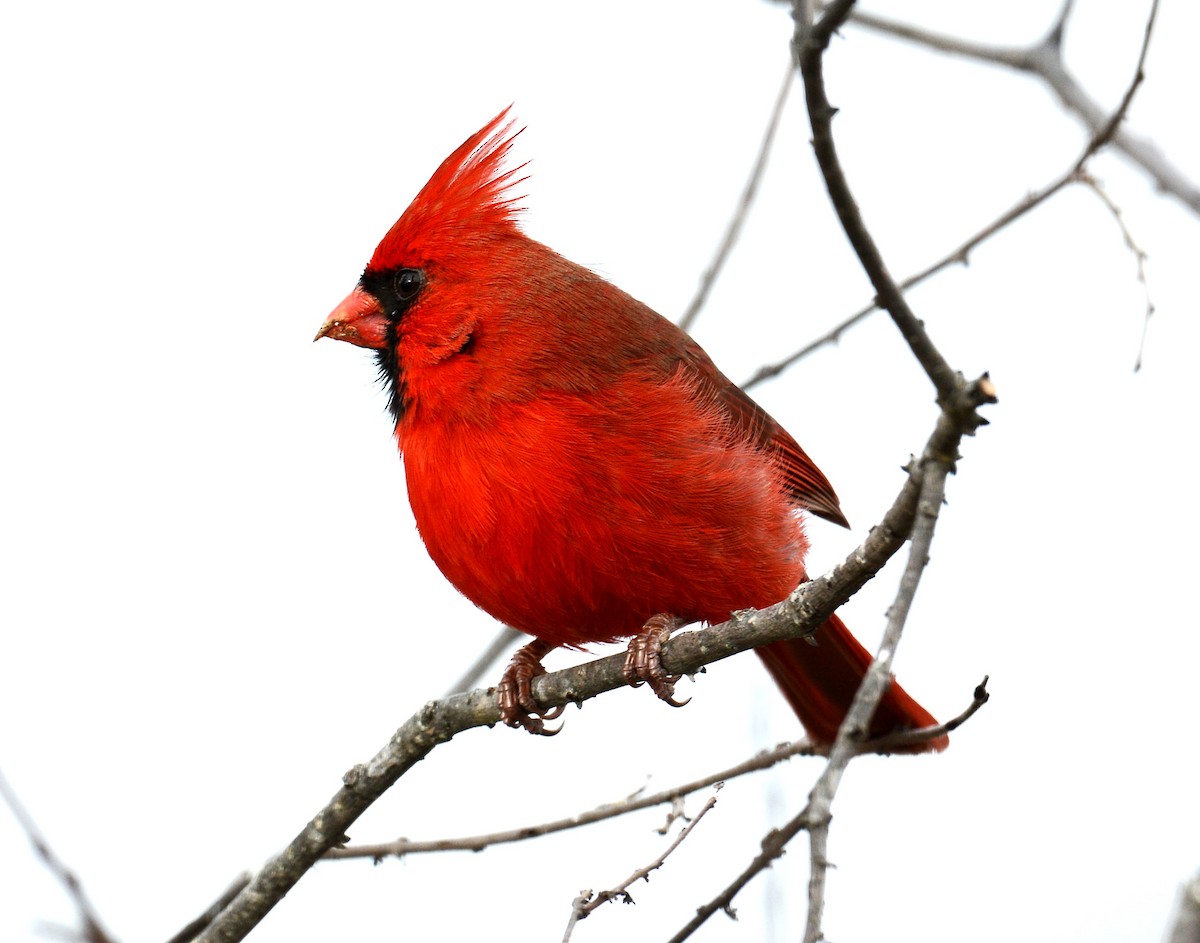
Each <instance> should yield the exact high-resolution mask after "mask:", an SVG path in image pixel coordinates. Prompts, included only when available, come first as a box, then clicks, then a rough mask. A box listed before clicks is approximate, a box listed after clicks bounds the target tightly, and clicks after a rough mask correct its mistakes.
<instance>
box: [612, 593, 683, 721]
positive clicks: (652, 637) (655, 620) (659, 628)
mask: <svg viewBox="0 0 1200 943" xmlns="http://www.w3.org/2000/svg"><path fill="white" fill-rule="evenodd" d="M681 624H682V623H681V622H680V621H679V620H678V619H677V618H675V617H674V616H672V615H667V614H666V613H663V614H661V615H657V616H653V617H652V618H651V619H649V620H648V621H647V622H646V625H645V626H644V627H643V628H642V631H641V632H639V633H638V634H637V635H635V636H634V637H633V638H632V639H630V640H629V648H628V650H627V651H626V653H625V664H624V665H623V666H622V668H621V674H622V675H623V676H624V678H625V680H626V682H627V683H628V684H629V685H630V686H631V687H635V688H637V687H641V685H642V684H643V682H644V683H646V684H648V685H650V690H651V691H653V692H654V693H655V694H656V695H657V696H658V698H659V700H661V701H665V702H666V703H667V704H669V705H670V706H671V707H683V706H684V705H685V704H687V703H688V702H690V701H691V698H690V697H689V698H688V699H687V700H685V701H677V700H676V699H675V682H676V681H678V680H679V679H680V678H681V677H683V676H682V675H669V674H667V673H666V671H664V670H663V666H662V647H663V645H664V644H665V643H666V641H667V639H669V638H670V637H671V632H673V631H674V630H675V629H677V628H679V626H680V625H681Z"/></svg>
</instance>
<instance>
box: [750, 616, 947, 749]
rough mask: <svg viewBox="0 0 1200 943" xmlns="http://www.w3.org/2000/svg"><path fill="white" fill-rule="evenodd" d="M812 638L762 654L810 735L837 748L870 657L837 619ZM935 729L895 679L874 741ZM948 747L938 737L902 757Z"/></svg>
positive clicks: (879, 715)
mask: <svg viewBox="0 0 1200 943" xmlns="http://www.w3.org/2000/svg"><path fill="white" fill-rule="evenodd" d="M812 638H813V640H814V641H815V642H816V643H817V644H816V645H813V644H811V643H810V642H808V641H807V640H805V639H795V640H792V641H787V642H776V643H775V644H773V645H767V646H764V647H763V648H760V649H757V651H758V654H759V657H760V658H762V660H763V662H764V663H765V664H766V666H767V670H768V671H769V672H771V677H773V678H774V679H775V683H776V684H778V685H779V687H780V690H782V691H783V694H784V696H785V697H786V698H787V699H788V702H789V703H790V704H791V705H792V709H793V710H794V711H795V712H796V716H798V717H799V718H800V722H801V723H802V724H804V729H805V730H807V731H808V735H809V736H810V737H812V738H813V739H814V740H819V741H820V742H821V743H832V742H833V740H834V738H835V737H836V736H837V731H838V727H839V726H840V725H841V723H842V720H843V718H844V717H845V716H846V711H848V710H849V709H850V702H851V701H852V700H853V699H854V692H855V691H857V690H858V685H859V683H860V682H861V681H862V679H863V677H864V676H865V675H866V673H867V666H868V665H870V664H871V655H870V654H869V653H868V652H867V650H866V649H865V648H863V647H862V646H861V645H859V644H858V640H857V639H855V638H854V636H853V635H851V634H850V630H849V629H848V628H846V626H845V624H844V623H843V622H842V620H841V619H839V618H838V617H837V616H830V617H829V621H828V622H826V623H825V624H824V625H823V626H822V627H821V628H820V629H818V630H817V633H816V634H815V635H814V636H813V637H812ZM936 723H937V721H936V720H934V719H933V716H932V715H931V714H930V713H929V711H927V710H925V708H923V707H922V706H921V705H920V704H918V703H917V702H916V701H914V700H913V699H912V698H911V697H909V695H908V692H906V691H905V690H904V688H902V687H900V685H899V684H897V683H896V681H895V679H893V680H892V684H891V687H889V688H888V689H887V692H886V693H885V694H884V695H883V700H882V701H880V702H879V708H878V709H877V710H876V711H875V717H874V719H873V720H872V721H871V736H873V737H878V736H882V735H883V734H885V733H890V732H892V731H893V730H897V729H906V728H912V727H932V726H933V725H934V724H936ZM949 743H950V738H949V737H938V738H937V739H936V740H927V741H926V742H925V743H921V744H918V745H917V746H913V747H908V748H907V749H904V750H898V751H897V752H900V753H927V752H935V751H938V750H944V749H946V747H947V746H948V745H949Z"/></svg>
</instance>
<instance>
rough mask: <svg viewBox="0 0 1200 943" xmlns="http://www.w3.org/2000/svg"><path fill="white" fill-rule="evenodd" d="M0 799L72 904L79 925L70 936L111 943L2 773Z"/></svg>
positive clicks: (71, 874)
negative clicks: (77, 915)
mask: <svg viewBox="0 0 1200 943" xmlns="http://www.w3.org/2000/svg"><path fill="white" fill-rule="evenodd" d="M0 798H3V799H4V803H5V805H7V806H8V808H9V809H10V810H11V811H12V814H13V818H15V819H16V820H17V824H18V825H19V826H20V827H21V830H22V831H23V832H24V833H25V835H26V837H27V838H28V839H29V843H30V844H31V845H33V850H34V851H35V852H36V853H37V856H38V857H39V858H41V859H42V863H43V864H44V865H45V866H46V868H47V870H49V871H50V873H51V874H53V875H54V877H55V878H56V879H57V881H58V883H59V884H61V885H62V886H63V889H64V890H65V891H66V892H67V896H69V897H70V898H71V901H72V902H73V903H74V904H75V909H76V911H78V913H79V922H80V924H81V925H82V926H81V928H80V929H79V930H78V931H72V934H73V935H74V936H76V937H77V938H78V939H80V940H83V941H85V943H115V938H114V937H112V936H111V935H110V934H109V933H108V931H107V930H105V929H104V927H103V925H102V924H101V923H100V915H99V914H98V913H96V908H95V907H93V906H92V903H91V901H90V900H88V896H87V894H86V893H85V892H84V890H83V884H82V883H81V882H80V880H79V878H78V877H77V876H76V874H75V872H74V871H72V870H71V869H70V868H68V867H67V865H66V863H65V862H63V860H62V859H61V858H60V857H59V856H58V855H57V854H55V852H54V849H53V848H51V847H50V843H49V842H48V841H46V837H45V836H44V835H43V834H42V832H41V829H39V828H38V826H37V823H36V822H35V821H34V820H33V816H31V815H30V814H29V812H28V811H27V810H26V808H25V806H24V804H22V802H21V800H20V799H19V798H17V794H16V791H15V790H14V789H13V788H12V786H11V785H10V784H9V782H8V780H7V779H5V778H4V773H3V772H0Z"/></svg>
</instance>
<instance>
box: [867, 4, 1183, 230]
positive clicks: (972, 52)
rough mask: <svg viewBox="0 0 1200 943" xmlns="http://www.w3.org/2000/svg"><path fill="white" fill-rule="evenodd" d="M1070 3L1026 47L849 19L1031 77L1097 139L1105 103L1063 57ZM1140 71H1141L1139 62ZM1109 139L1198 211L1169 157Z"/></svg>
mask: <svg viewBox="0 0 1200 943" xmlns="http://www.w3.org/2000/svg"><path fill="white" fill-rule="evenodd" d="M1157 6H1158V3H1157V0H1155V2H1154V3H1153V4H1152V7H1153V9H1152V10H1151V13H1150V23H1151V25H1152V24H1153V21H1154V17H1155V15H1156V11H1157ZM1071 7H1072V4H1070V3H1065V4H1064V5H1063V7H1062V9H1061V11H1060V14H1059V17H1058V19H1057V20H1056V22H1055V24H1054V26H1053V27H1052V28H1051V29H1050V31H1049V32H1048V33H1047V35H1046V36H1045V38H1043V39H1042V40H1040V41H1039V42H1037V43H1035V44H1034V45H1032V46H1028V47H1024V48H1016V47H1004V46H992V45H989V44H986V43H976V42H972V41H970V40H967V39H961V38H958V37H954V36H946V35H944V34H941V33H937V32H934V31H931V30H925V29H921V28H920V27H916V26H911V25H909V24H906V23H900V22H897V21H895V20H891V19H888V18H887V17H882V16H876V15H875V14H872V13H863V12H861V11H857V10H856V11H855V12H854V13H853V14H852V15H851V21H852V22H854V23H855V24H857V25H859V26H863V27H866V28H868V29H871V30H874V31H876V32H879V33H884V34H886V35H889V36H895V37H897V38H899V39H904V40H907V41H908V42H912V43H916V44H919V45H922V46H925V47H927V48H929V49H935V50H937V51H938V52H943V53H948V54H951V55H958V56H963V57H966V58H968V59H974V60H976V61H979V62H990V63H993V64H995V65H1002V66H1006V67H1008V68H1012V69H1017V70H1019V71H1022V72H1026V73H1029V74H1031V75H1035V76H1037V77H1038V78H1039V79H1041V80H1042V81H1043V82H1045V83H1046V85H1047V86H1048V87H1049V88H1050V89H1051V90H1052V91H1053V92H1054V94H1055V95H1057V96H1058V99H1059V101H1060V102H1062V104H1063V107H1065V108H1066V109H1067V110H1068V111H1069V112H1071V113H1072V114H1074V115H1076V116H1077V117H1078V118H1079V120H1080V121H1081V122H1082V123H1083V125H1084V127H1085V128H1087V130H1088V132H1089V133H1090V134H1091V135H1092V136H1093V137H1095V136H1097V135H1100V134H1101V133H1103V129H1104V126H1105V121H1106V116H1107V113H1106V111H1105V109H1104V107H1103V106H1102V105H1101V104H1100V103H1099V102H1097V101H1096V100H1095V99H1094V98H1092V97H1091V96H1090V95H1089V94H1088V93H1087V91H1086V90H1085V89H1084V88H1083V86H1081V85H1080V84H1079V81H1078V80H1077V79H1076V78H1075V76H1074V75H1073V74H1072V73H1071V72H1070V70H1069V69H1068V68H1067V66H1066V62H1065V61H1064V60H1063V56H1062V34H1063V31H1064V30H1065V27H1066V19H1067V16H1068V15H1069V14H1070V11H1071ZM1148 28H1149V27H1148ZM1142 61H1143V62H1144V61H1145V46H1143V54H1142ZM1138 71H1139V72H1140V71H1141V64H1140V63H1139V66H1138ZM1112 143H1113V147H1115V148H1116V149H1117V150H1119V151H1120V152H1121V153H1123V154H1124V155H1125V156H1126V157H1128V158H1129V159H1130V160H1131V161H1133V162H1134V163H1135V164H1137V165H1138V166H1139V167H1141V168H1142V169H1143V170H1144V171H1145V172H1146V173H1147V174H1149V175H1150V177H1151V178H1152V179H1153V180H1154V182H1155V184H1156V185H1157V186H1158V188H1159V189H1160V190H1162V191H1163V192H1164V193H1168V194H1170V195H1171V196H1173V197H1175V198H1176V199H1177V200H1179V202H1181V203H1182V204H1183V205H1184V206H1186V207H1187V208H1188V209H1190V210H1191V211H1192V212H1193V213H1196V214H1197V215H1200V187H1197V185H1196V184H1195V183H1193V182H1192V181H1191V180H1189V179H1188V178H1187V176H1186V175H1185V174H1184V173H1183V172H1182V171H1180V170H1179V169H1178V168H1177V167H1175V166H1174V165H1173V164H1172V163H1171V162H1170V161H1169V160H1167V158H1166V156H1165V155H1164V154H1163V153H1162V152H1161V151H1160V150H1159V149H1158V148H1157V147H1156V146H1155V145H1154V143H1153V142H1151V141H1149V140H1147V139H1145V138H1142V137H1139V136H1137V135H1135V134H1132V133H1131V132H1129V131H1127V130H1125V129H1123V128H1122V129H1119V130H1117V131H1116V132H1115V133H1114V134H1113V135H1112Z"/></svg>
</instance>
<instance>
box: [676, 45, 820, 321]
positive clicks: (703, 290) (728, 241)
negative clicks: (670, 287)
mask: <svg viewBox="0 0 1200 943" xmlns="http://www.w3.org/2000/svg"><path fill="white" fill-rule="evenodd" d="M795 80H796V74H795V70H794V69H793V68H792V65H791V63H790V62H789V63H788V68H787V72H786V74H785V75H784V77H783V85H781V86H780V88H779V94H778V95H777V96H776V97H775V107H774V108H773V109H771V117H770V120H769V121H768V122H767V130H766V132H765V133H764V134H763V140H762V144H761V145H760V146H759V149H758V157H756V158H755V160H754V168H753V169H752V170H751V171H750V179H748V180H747V181H746V187H745V189H744V190H743V191H742V198H741V200H739V201H738V207H737V210H736V211H735V212H734V214H733V218H732V219H730V220H729V226H728V227H727V228H726V230H725V237H724V238H723V239H722V240H721V245H720V246H719V247H718V248H717V254H716V256H715V257H714V258H713V260H712V262H710V263H709V266H708V268H707V269H705V271H704V274H703V275H702V276H700V287H699V289H698V290H697V291H696V297H694V298H693V299H692V303H691V304H689V305H688V307H687V310H686V311H685V312H684V313H683V315H682V316H681V317H680V319H679V326H680V327H681V328H683V329H684V330H685V331H688V330H691V327H692V324H693V323H695V320H696V316H697V315H699V314H700V309H701V308H703V307H704V303H705V302H706V301H708V295H709V292H710V291H711V290H712V286H713V284H714V283H715V282H716V280H717V276H718V275H720V274H721V269H722V268H724V267H725V260H726V259H727V258H729V253H730V251H731V250H732V249H733V246H734V244H735V243H736V242H737V239H738V236H739V235H740V234H741V231H742V224H743V223H745V221H746V217H747V216H749V215H750V207H751V206H752V205H753V204H754V197H755V196H756V195H757V193H758V182H759V180H761V179H762V175H763V171H764V170H766V168H767V158H768V157H769V156H770V154H771V147H772V145H774V143H775V131H776V130H777V129H778V128H779V120H780V118H781V117H782V116H783V106H784V105H785V104H786V103H787V97H788V90H789V89H790V88H791V87H792V83H793V82H795Z"/></svg>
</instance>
